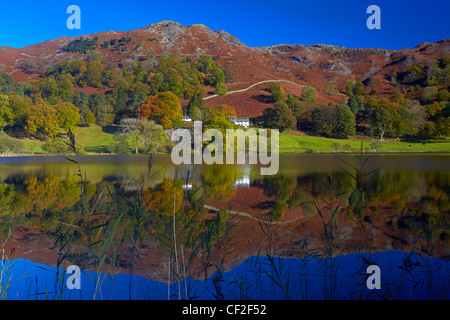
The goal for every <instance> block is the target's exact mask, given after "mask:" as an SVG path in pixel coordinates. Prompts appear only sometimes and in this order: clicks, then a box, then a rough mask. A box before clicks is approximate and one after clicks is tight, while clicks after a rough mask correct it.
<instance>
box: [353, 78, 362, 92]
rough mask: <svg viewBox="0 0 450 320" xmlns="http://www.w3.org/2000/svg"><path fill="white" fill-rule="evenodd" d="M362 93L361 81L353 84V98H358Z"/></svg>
mask: <svg viewBox="0 0 450 320" xmlns="http://www.w3.org/2000/svg"><path fill="white" fill-rule="evenodd" d="M363 93H364V84H363V83H362V81H360V80H358V81H356V82H355V85H354V86H353V95H354V96H360V95H362V94H363Z"/></svg>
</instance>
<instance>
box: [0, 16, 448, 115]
mask: <svg viewBox="0 0 450 320" xmlns="http://www.w3.org/2000/svg"><path fill="white" fill-rule="evenodd" d="M80 38H83V39H91V40H95V41H96V46H95V48H94V49H93V50H88V52H86V53H85V54H83V53H74V52H67V51H65V50H63V48H64V47H65V46H67V45H69V44H70V43H71V42H73V41H74V40H77V39H80ZM120 39H124V41H120ZM273 41H274V42H276V39H273ZM111 43H113V45H111ZM449 50H450V39H445V40H442V41H439V42H437V43H422V44H420V45H418V46H417V47H415V48H411V49H403V50H398V51H393V50H384V49H379V48H344V47H336V46H330V45H324V44H317V45H307V46H303V45H288V44H281V45H274V46H270V47H255V48H252V47H249V46H247V45H246V44H244V43H242V42H241V41H240V40H239V39H237V38H235V37H233V36H232V35H230V34H228V33H227V32H225V31H222V30H218V31H212V30H211V29H209V28H208V27H206V26H204V25H201V24H197V25H191V26H188V27H185V26H182V25H181V24H179V23H177V22H173V21H164V22H160V23H155V24H151V25H149V26H147V27H144V28H141V29H138V30H132V31H128V32H115V31H108V32H101V33H96V34H91V35H86V36H82V37H76V38H67V37H62V38H57V39H52V40H48V41H46V42H43V43H39V44H35V45H30V46H27V47H24V48H18V49H17V48H11V47H0V73H6V74H9V75H10V76H11V77H12V78H13V80H14V81H15V82H21V81H32V80H38V79H39V78H40V76H41V74H42V73H43V72H45V70H47V69H48V68H49V67H52V66H55V65H56V64H58V63H59V62H61V61H64V60H67V59H68V60H71V61H74V60H76V59H84V58H85V57H86V56H87V55H88V53H90V52H92V51H98V52H100V54H101V58H102V60H103V61H104V63H105V64H107V63H116V64H118V65H119V67H124V66H126V65H127V63H130V62H141V63H143V64H144V63H145V64H147V65H149V64H150V65H151V64H152V63H155V61H156V58H158V57H160V56H163V55H166V54H168V53H171V54H176V55H179V56H182V57H193V58H195V57H198V56H199V55H210V56H212V57H213V59H214V61H215V63H216V65H218V66H219V67H221V68H225V67H228V68H229V69H230V70H232V71H233V73H234V75H235V77H234V80H233V81H232V82H229V83H227V87H228V91H233V90H240V89H244V88H247V87H248V86H250V85H252V84H255V83H257V82H259V81H264V80H274V79H277V80H288V81H291V82H293V83H296V84H298V85H300V86H298V85H294V84H292V83H288V82H285V83H283V86H284V87H285V90H286V92H287V93H288V94H294V95H296V96H300V95H301V92H302V87H301V86H304V85H312V86H314V87H315V88H316V89H317V90H318V92H317V102H318V103H320V104H328V103H329V102H340V101H342V100H343V95H342V93H343V92H345V84H346V82H347V81H349V80H350V81H355V80H361V81H363V82H364V83H365V84H366V90H370V88H376V89H377V91H378V95H379V96H380V97H381V98H382V97H389V96H391V95H392V94H393V90H392V86H391V82H390V75H391V74H392V73H393V72H396V73H398V72H401V71H404V70H406V69H407V68H408V67H411V66H413V65H419V64H420V65H424V66H427V65H429V64H430V63H431V62H432V61H435V60H436V59H439V58H441V57H443V56H444V55H446V54H448V52H449ZM330 83H335V84H336V85H337V86H338V87H339V90H340V92H341V94H339V93H334V94H330V93H329V90H328V89H329V84H330ZM269 86H270V83H264V84H262V85H259V86H255V87H253V88H251V89H250V90H248V91H245V92H240V93H232V94H227V95H224V96H219V97H215V98H211V99H208V100H205V105H206V106H214V105H218V104H227V105H229V106H232V107H234V108H235V110H236V113H237V115H238V116H242V117H244V116H245V117H256V116H259V115H261V112H262V110H263V109H264V108H266V107H267V106H269V105H270V103H268V102H267V98H266V96H267V95H268V93H267V88H268V87H269ZM82 89H83V90H84V91H86V92H87V93H88V94H89V93H92V92H100V93H104V92H107V90H108V88H105V87H103V88H89V87H83V88H82ZM76 90H80V88H76ZM327 92H328V93H327ZM213 93H214V92H213V91H210V92H208V94H207V95H211V94H213ZM367 93H368V92H367ZM182 104H184V105H185V104H186V101H182Z"/></svg>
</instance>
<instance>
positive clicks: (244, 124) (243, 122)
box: [230, 116, 250, 129]
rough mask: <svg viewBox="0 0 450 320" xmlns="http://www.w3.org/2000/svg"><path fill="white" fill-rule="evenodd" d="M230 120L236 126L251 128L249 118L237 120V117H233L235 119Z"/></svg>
mask: <svg viewBox="0 0 450 320" xmlns="http://www.w3.org/2000/svg"><path fill="white" fill-rule="evenodd" d="M230 119H231V121H232V122H233V123H234V125H236V126H242V127H244V128H246V129H247V128H248V127H249V126H250V120H249V119H248V118H244V119H236V117H234V116H233V117H230Z"/></svg>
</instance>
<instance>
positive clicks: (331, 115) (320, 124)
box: [311, 105, 337, 137]
mask: <svg viewBox="0 0 450 320" xmlns="http://www.w3.org/2000/svg"><path fill="white" fill-rule="evenodd" d="M336 121H337V120H336V107H335V106H334V105H333V106H320V107H315V108H314V109H313V110H312V112H311V122H312V128H311V129H312V133H313V134H315V135H318V136H324V137H333V136H334V126H335V125H336Z"/></svg>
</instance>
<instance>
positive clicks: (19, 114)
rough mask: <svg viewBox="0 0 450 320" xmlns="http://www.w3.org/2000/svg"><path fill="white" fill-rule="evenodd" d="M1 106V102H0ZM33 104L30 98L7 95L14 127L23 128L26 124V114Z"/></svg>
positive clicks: (13, 94)
mask: <svg viewBox="0 0 450 320" xmlns="http://www.w3.org/2000/svg"><path fill="white" fill-rule="evenodd" d="M0 104H1V102H0ZM32 104H33V102H32V101H31V98H30V97H27V96H21V95H18V94H16V93H11V94H10V95H9V106H10V108H11V111H12V114H13V115H14V126H15V127H18V128H23V127H24V126H25V124H26V119H27V113H28V110H29V108H30V106H31V105H32Z"/></svg>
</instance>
